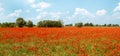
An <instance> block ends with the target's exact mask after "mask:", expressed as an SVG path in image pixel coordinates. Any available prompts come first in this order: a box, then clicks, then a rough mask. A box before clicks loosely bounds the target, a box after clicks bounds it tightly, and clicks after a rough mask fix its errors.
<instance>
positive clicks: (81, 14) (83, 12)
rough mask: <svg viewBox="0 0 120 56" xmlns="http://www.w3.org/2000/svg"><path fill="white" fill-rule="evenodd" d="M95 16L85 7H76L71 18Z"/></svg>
mask: <svg viewBox="0 0 120 56" xmlns="http://www.w3.org/2000/svg"><path fill="white" fill-rule="evenodd" d="M94 17H95V16H94V15H93V14H92V13H90V12H89V11H88V10H87V9H84V8H76V9H75V12H74V14H73V15H72V18H77V19H78V18H94Z"/></svg>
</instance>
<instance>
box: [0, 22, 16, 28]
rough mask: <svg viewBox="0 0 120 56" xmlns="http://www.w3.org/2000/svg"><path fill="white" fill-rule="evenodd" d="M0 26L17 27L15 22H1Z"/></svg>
mask: <svg viewBox="0 0 120 56" xmlns="http://www.w3.org/2000/svg"><path fill="white" fill-rule="evenodd" d="M0 27H15V23H14V22H5V23H0Z"/></svg>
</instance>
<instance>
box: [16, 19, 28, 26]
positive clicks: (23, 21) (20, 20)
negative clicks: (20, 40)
mask: <svg viewBox="0 0 120 56" xmlns="http://www.w3.org/2000/svg"><path fill="white" fill-rule="evenodd" d="M16 25H17V26H18V27H23V26H25V25H26V21H25V20H24V19H23V18H22V17H19V18H17V20H16Z"/></svg>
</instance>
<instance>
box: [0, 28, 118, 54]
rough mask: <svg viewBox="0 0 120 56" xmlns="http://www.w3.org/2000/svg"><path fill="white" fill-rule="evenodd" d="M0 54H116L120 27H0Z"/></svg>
mask: <svg viewBox="0 0 120 56" xmlns="http://www.w3.org/2000/svg"><path fill="white" fill-rule="evenodd" d="M0 56H120V28H119V27H81V28H77V27H63V28H0Z"/></svg>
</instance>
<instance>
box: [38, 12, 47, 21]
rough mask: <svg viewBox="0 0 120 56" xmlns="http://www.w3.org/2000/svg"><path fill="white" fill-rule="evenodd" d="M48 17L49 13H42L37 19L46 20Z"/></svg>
mask: <svg viewBox="0 0 120 56" xmlns="http://www.w3.org/2000/svg"><path fill="white" fill-rule="evenodd" d="M47 15H48V12H41V13H40V14H39V15H38V16H37V17H36V19H38V20H39V19H42V18H44V17H46V16H47Z"/></svg>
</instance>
